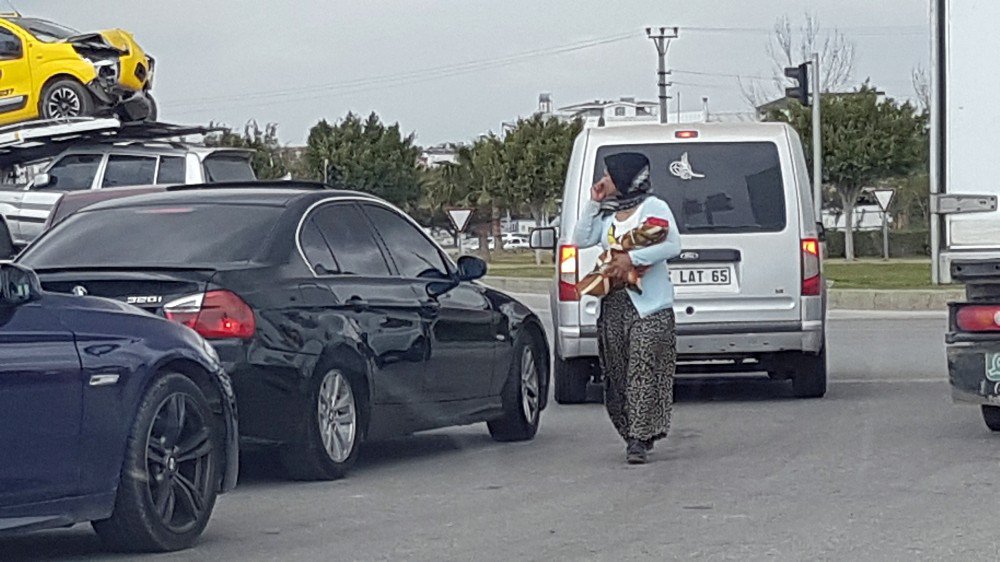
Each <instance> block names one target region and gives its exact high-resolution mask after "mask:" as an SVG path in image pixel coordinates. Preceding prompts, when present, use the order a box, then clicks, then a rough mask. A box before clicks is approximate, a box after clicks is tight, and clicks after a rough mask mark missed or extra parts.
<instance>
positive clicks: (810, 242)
mask: <svg viewBox="0 0 1000 562" xmlns="http://www.w3.org/2000/svg"><path fill="white" fill-rule="evenodd" d="M822 290H823V274H822V271H821V270H820V263H819V240H817V239H816V238H803V239H802V296H803V297H817V296H819V295H820V294H822Z"/></svg>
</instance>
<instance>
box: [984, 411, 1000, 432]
mask: <svg viewBox="0 0 1000 562" xmlns="http://www.w3.org/2000/svg"><path fill="white" fill-rule="evenodd" d="M980 408H981V409H982V411H983V421H984V422H986V427H988V428H990V431H1000V406H987V405H986V404H983V405H982V406H980Z"/></svg>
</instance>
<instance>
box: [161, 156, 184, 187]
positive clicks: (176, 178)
mask: <svg viewBox="0 0 1000 562" xmlns="http://www.w3.org/2000/svg"><path fill="white" fill-rule="evenodd" d="M156 183H184V158H183V157H181V156H163V157H162V158H160V171H159V172H157V174H156Z"/></svg>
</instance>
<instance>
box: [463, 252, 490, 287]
mask: <svg viewBox="0 0 1000 562" xmlns="http://www.w3.org/2000/svg"><path fill="white" fill-rule="evenodd" d="M485 275H486V262H484V261H483V260H481V259H479V258H477V257H475V256H462V257H460V258H458V280H459V281H475V280H476V279H482V278H483V276H485Z"/></svg>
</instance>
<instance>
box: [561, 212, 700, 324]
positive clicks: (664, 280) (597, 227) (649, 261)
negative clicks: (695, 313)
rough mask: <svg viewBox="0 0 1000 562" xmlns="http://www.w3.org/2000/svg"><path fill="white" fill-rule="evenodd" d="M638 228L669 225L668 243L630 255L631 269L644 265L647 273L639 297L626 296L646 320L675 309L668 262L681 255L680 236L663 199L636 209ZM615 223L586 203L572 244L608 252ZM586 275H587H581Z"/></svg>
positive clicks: (636, 251) (649, 247) (609, 217)
mask: <svg viewBox="0 0 1000 562" xmlns="http://www.w3.org/2000/svg"><path fill="white" fill-rule="evenodd" d="M636 212H637V213H639V224H642V222H643V221H644V220H646V219H647V218H649V217H657V218H661V219H666V220H668V221H670V230H669V231H668V232H667V239H666V240H664V241H663V242H661V243H659V244H654V245H652V246H646V247H645V248H636V249H634V250H632V251H631V252H629V256H630V257H631V258H632V263H633V264H634V265H646V266H649V269H648V270H647V271H646V274H645V275H643V276H642V293H641V294H640V293H637V292H635V291H632V290H629V291H628V296H629V297H631V298H632V304H634V305H635V309H636V310H637V311H638V312H639V316H640V317H643V318H645V317H646V316H649V315H650V314H653V313H654V312H658V311H660V310H665V309H668V308H672V307H673V305H674V285H673V283H671V282H670V270H669V268H668V266H667V260H669V259H671V258H675V257H677V256H678V255H680V253H681V236H680V234H678V232H677V221H675V220H674V214H673V213H672V212H671V211H670V206H669V205H667V203H666V202H665V201H663V200H662V199H658V198H656V197H649V198H647V199H646V200H645V201H643V202H642V204H641V205H640V206H639V209H638V210H637V211H636ZM613 223H614V215H608V216H607V217H604V216H602V215H601V213H600V204H599V203H596V202H594V201H592V200H588V201H587V203H585V204H584V208H583V213H582V214H581V216H580V222H578V223H577V225H576V230H575V231H574V232H573V243H575V244H576V245H577V246H579V247H580V248H589V247H591V246H596V245H598V244H600V245H601V247H602V248H604V249H605V250H607V249H608V247H609V243H608V231H609V230H610V229H611V226H612V224H613ZM621 234H624V233H621V232H620V233H618V235H619V236H620V235H621ZM584 273H586V272H584Z"/></svg>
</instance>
